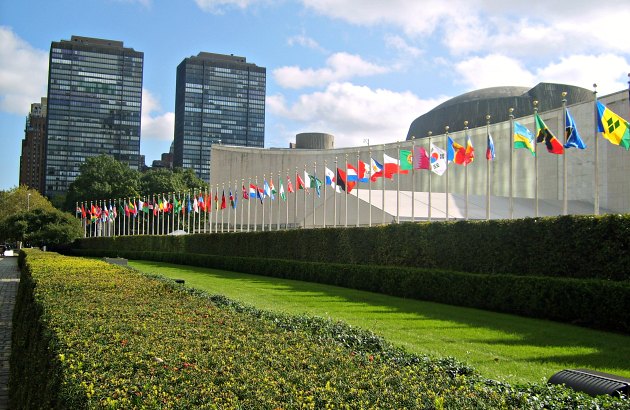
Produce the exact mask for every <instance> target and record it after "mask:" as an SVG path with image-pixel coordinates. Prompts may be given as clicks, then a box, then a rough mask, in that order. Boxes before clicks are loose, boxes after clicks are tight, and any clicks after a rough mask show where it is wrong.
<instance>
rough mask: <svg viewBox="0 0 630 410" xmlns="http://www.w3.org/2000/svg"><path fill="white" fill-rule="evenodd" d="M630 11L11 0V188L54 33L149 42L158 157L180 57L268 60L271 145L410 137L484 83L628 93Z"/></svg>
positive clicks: (457, 3)
mask: <svg viewBox="0 0 630 410" xmlns="http://www.w3.org/2000/svg"><path fill="white" fill-rule="evenodd" d="M628 21H630V3H628V1H627V0H618V1H615V0H611V1H607V2H605V3H599V2H592V1H590V0H572V1H567V0H559V1H553V2H549V1H547V2H539V1H534V2H532V1H530V0H513V1H511V2H505V1H502V0H451V1H444V0H428V1H425V0H387V1H386V0H293V1H290V0H177V1H161V0H89V1H86V0H83V1H79V0H57V1H50V0H47V1H41V0H31V1H15V0H0V144H1V146H2V161H0V189H8V188H11V187H13V186H16V185H17V183H18V176H19V156H20V151H21V141H22V139H23V138H24V121H25V116H26V115H27V113H28V111H29V109H30V104H31V103H33V102H38V101H39V100H40V98H41V97H43V96H45V95H46V83H47V72H48V52H49V49H50V43H51V42H52V41H59V40H62V39H64V40H69V39H70V37H71V36H72V35H79V36H87V37H100V38H106V39H112V40H120V41H123V42H124V44H125V46H126V47H131V48H134V49H136V50H138V51H142V52H144V56H145V62H144V87H143V88H144V92H143V94H144V96H143V113H142V114H143V115H142V137H141V138H142V140H141V153H142V154H144V155H146V160H147V164H150V163H151V161H152V160H154V159H158V158H159V156H160V154H161V153H162V152H165V151H167V150H168V148H169V146H170V143H171V141H172V139H173V123H174V114H173V111H174V105H175V72H176V67H177V65H178V64H179V63H180V62H181V61H182V60H183V59H184V58H186V57H190V56H192V55H197V54H198V53H199V52H200V51H207V52H213V53H223V54H235V55H239V56H244V57H246V58H247V61H248V62H252V63H254V64H257V65H259V66H263V67H266V68H267V105H266V126H265V127H266V128H265V146H266V147H287V146H288V144H289V142H291V141H294V140H295V134H296V133H299V132H307V131H313V132H327V133H331V134H333V135H335V145H336V146H337V147H344V146H358V145H364V142H363V141H364V140H365V139H369V140H370V143H371V144H378V143H386V142H394V141H398V140H403V139H404V138H405V136H406V134H407V130H408V128H409V125H410V124H411V122H412V121H413V120H414V119H415V118H416V117H418V116H419V115H421V114H423V113H425V112H426V111H428V110H430V109H431V108H433V107H435V106H436V105H437V104H439V103H441V102H443V101H445V100H446V99H448V98H451V97H454V96H457V95H459V94H462V93H464V92H467V91H471V90H474V89H478V88H485V87H492V86H502V85H519V86H534V85H536V84H537V83H538V82H541V81H549V82H560V83H567V84H573V85H578V86H582V87H586V88H591V87H592V84H593V83H597V84H598V91H599V92H600V95H603V94H606V93H611V92H614V91H618V90H621V89H624V88H626V87H627V86H628V85H627V81H628V77H627V74H628V72H630V42H628V40H627V39H628V37H629V32H628V26H627V22H628ZM569 102H570V96H569Z"/></svg>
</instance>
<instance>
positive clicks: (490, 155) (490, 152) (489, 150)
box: [486, 133, 496, 161]
mask: <svg viewBox="0 0 630 410" xmlns="http://www.w3.org/2000/svg"><path fill="white" fill-rule="evenodd" d="M487 141H488V143H487V147H486V159H487V160H488V161H492V160H494V157H495V156H496V155H495V153H494V141H493V140H492V135H490V133H488V135H487Z"/></svg>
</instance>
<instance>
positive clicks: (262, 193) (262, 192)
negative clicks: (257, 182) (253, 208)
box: [256, 187, 265, 204]
mask: <svg viewBox="0 0 630 410" xmlns="http://www.w3.org/2000/svg"><path fill="white" fill-rule="evenodd" d="M256 196H257V197H258V199H260V203H261V204H262V203H263V199H265V190H264V189H262V188H259V187H256Z"/></svg>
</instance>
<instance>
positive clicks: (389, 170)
mask: <svg viewBox="0 0 630 410" xmlns="http://www.w3.org/2000/svg"><path fill="white" fill-rule="evenodd" d="M383 165H384V170H385V178H390V179H391V178H392V176H394V174H406V173H408V172H409V171H407V170H401V169H400V163H399V161H398V160H397V159H396V158H393V157H390V156H389V155H387V154H385V153H383Z"/></svg>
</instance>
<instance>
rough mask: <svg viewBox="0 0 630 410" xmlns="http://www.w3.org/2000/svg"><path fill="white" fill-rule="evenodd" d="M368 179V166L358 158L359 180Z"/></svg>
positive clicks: (366, 180)
mask: <svg viewBox="0 0 630 410" xmlns="http://www.w3.org/2000/svg"><path fill="white" fill-rule="evenodd" d="M369 180H370V167H369V165H368V164H366V163H365V162H363V161H361V160H359V182H368V181H369Z"/></svg>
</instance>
